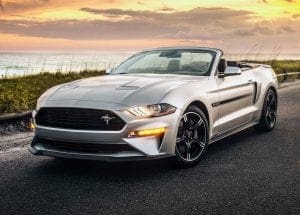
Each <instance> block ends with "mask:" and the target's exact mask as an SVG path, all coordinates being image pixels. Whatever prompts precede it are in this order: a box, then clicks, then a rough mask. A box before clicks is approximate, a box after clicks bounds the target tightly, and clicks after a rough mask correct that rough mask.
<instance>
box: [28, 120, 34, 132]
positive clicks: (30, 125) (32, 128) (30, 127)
mask: <svg viewBox="0 0 300 215" xmlns="http://www.w3.org/2000/svg"><path fill="white" fill-rule="evenodd" d="M28 128H29V129H30V130H31V131H32V130H34V129H35V125H34V123H33V122H29V124H28Z"/></svg>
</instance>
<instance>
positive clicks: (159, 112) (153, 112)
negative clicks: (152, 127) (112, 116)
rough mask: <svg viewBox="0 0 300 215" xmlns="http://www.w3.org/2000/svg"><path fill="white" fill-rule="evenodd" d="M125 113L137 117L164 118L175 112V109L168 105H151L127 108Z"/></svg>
mask: <svg viewBox="0 0 300 215" xmlns="http://www.w3.org/2000/svg"><path fill="white" fill-rule="evenodd" d="M127 111H128V112H129V113H131V114H133V115H135V116H139V117H155V116H164V115H168V114H171V113H174V112H175V111H176V107H174V106H172V105H169V104H165V103H163V104H153V105H145V106H138V107H132V108H128V109H127Z"/></svg>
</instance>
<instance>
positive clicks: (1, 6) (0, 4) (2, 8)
mask: <svg viewBox="0 0 300 215" xmlns="http://www.w3.org/2000/svg"><path fill="white" fill-rule="evenodd" d="M0 9H1V11H2V12H4V7H3V3H2V0H0Z"/></svg>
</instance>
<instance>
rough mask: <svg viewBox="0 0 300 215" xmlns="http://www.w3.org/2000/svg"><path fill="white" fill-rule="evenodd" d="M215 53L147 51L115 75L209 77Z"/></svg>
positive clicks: (120, 68) (203, 51)
mask: <svg viewBox="0 0 300 215" xmlns="http://www.w3.org/2000/svg"><path fill="white" fill-rule="evenodd" d="M214 57H215V52H213V51H206V50H182V49H168V50H155V51H147V52H142V53H139V54H136V55H134V56H133V57H131V58H129V59H128V60H126V61H125V62H123V63H122V64H121V65H120V66H119V67H118V68H117V69H116V70H115V71H114V72H113V74H128V73H130V74H132V73H160V74H183V75H198V76H207V75H209V74H210V70H211V66H212V63H213V60H214Z"/></svg>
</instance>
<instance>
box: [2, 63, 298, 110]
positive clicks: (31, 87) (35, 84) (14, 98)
mask: <svg viewBox="0 0 300 215" xmlns="http://www.w3.org/2000/svg"><path fill="white" fill-rule="evenodd" d="M251 62H253V61H251ZM254 63H263V64H268V65H271V66H272V67H273V69H274V71H275V72H276V73H277V74H281V73H285V72H288V73H290V72H300V60H270V61H259V62H257V61H256V62H254ZM104 74H105V71H82V72H67V73H62V72H56V73H48V72H46V73H40V74H37V75H27V76H24V77H14V78H7V79H0V115H3V114H6V113H16V112H22V111H27V110H33V109H34V108H35V106H36V101H37V99H38V97H39V96H40V95H41V94H42V93H43V92H45V91H46V90H47V89H49V88H50V87H52V86H55V85H58V84H61V83H67V82H70V81H74V80H77V79H82V78H87V77H92V76H99V75H104ZM296 78H300V75H293V76H289V77H288V79H289V80H293V79H296ZM278 80H279V81H283V80H284V77H279V78H278Z"/></svg>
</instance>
